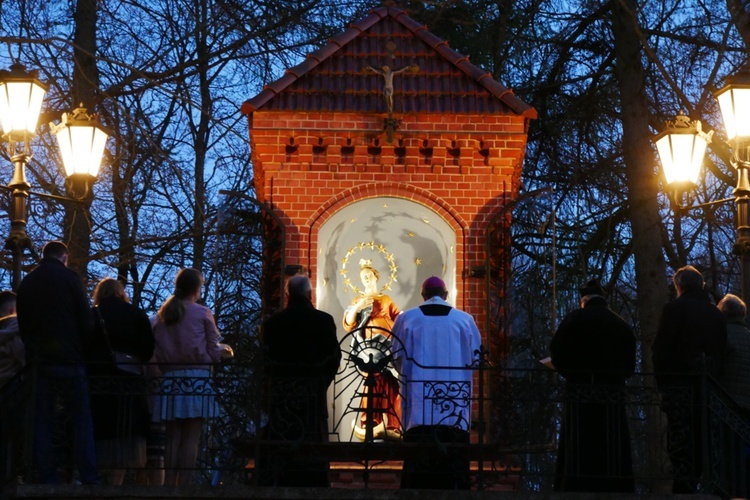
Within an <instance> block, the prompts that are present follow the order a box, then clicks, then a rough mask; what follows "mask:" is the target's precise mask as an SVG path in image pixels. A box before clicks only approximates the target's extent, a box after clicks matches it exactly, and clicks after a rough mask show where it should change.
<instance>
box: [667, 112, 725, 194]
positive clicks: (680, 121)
mask: <svg viewBox="0 0 750 500" xmlns="http://www.w3.org/2000/svg"><path fill="white" fill-rule="evenodd" d="M712 135H713V131H711V132H709V133H705V132H703V127H702V125H701V122H700V121H698V120H695V121H691V120H690V118H689V117H687V116H685V115H684V114H683V113H682V112H680V114H678V115H677V116H676V117H675V118H674V120H671V121H668V122H667V124H666V128H665V129H664V130H663V131H662V132H660V133H659V134H658V135H657V136H656V137H654V142H655V143H656V148H657V150H658V151H659V157H660V158H661V164H662V168H663V169H664V176H665V177H666V179H667V185H668V186H669V190H670V191H671V192H672V193H673V194H674V201H675V202H677V203H678V205H679V204H680V195H681V193H683V192H687V191H690V190H692V189H693V188H695V186H696V185H697V184H698V177H699V176H700V171H701V167H702V166H703V157H704V155H705V153H706V146H708V144H709V143H710V142H711V136H712Z"/></svg>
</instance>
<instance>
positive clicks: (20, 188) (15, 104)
mask: <svg viewBox="0 0 750 500" xmlns="http://www.w3.org/2000/svg"><path fill="white" fill-rule="evenodd" d="M37 75H38V73H37V72H36V71H26V69H25V68H24V67H23V66H22V65H20V64H14V65H13V66H11V68H10V70H9V71H6V70H2V71H0V124H2V127H3V137H4V138H5V139H6V140H7V141H8V154H9V156H10V159H11V161H12V162H13V165H14V170H13V180H11V182H10V183H9V184H8V188H9V189H10V190H11V192H12V197H13V211H12V213H11V223H10V236H8V238H7V239H6V240H5V248H7V249H9V250H10V251H11V255H12V260H13V283H12V286H13V289H14V290H15V289H16V288H18V284H19V283H20V282H21V263H22V259H23V252H24V250H25V249H27V248H30V247H31V240H30V239H29V236H28V234H27V233H26V220H27V212H26V201H27V199H28V197H29V189H30V188H31V186H30V185H29V183H28V181H27V180H26V164H27V163H28V162H29V160H30V159H31V147H30V142H31V138H32V137H34V131H35V130H36V125H37V121H38V120H39V112H40V111H41V109H42V100H43V99H44V94H45V93H46V92H47V86H46V85H45V84H43V83H42V82H41V81H39V78H38V76H37ZM19 146H20V148H19Z"/></svg>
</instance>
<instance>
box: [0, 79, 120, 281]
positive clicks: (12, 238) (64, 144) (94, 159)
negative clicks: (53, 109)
mask: <svg viewBox="0 0 750 500" xmlns="http://www.w3.org/2000/svg"><path fill="white" fill-rule="evenodd" d="M46 91H47V87H46V85H44V84H43V83H42V82H40V81H39V79H38V77H37V72H36V71H31V72H29V71H26V69H25V68H24V67H23V66H22V65H20V64H14V65H13V66H11V68H10V70H9V71H6V70H3V71H0V124H1V125H2V129H3V137H4V138H5V139H6V140H7V141H8V154H9V156H10V157H11V161H12V162H13V165H14V171H13V179H12V180H11V182H10V183H9V184H8V185H7V186H2V187H4V188H6V189H8V190H10V191H11V193H12V194H11V195H12V198H13V208H12V212H11V229H10V235H9V236H8V238H7V239H6V242H5V248H6V249H8V250H10V251H11V255H12V266H13V276H12V288H13V290H16V289H17V288H18V285H19V283H20V282H21V271H22V264H23V255H24V251H25V250H26V249H28V248H31V240H30V239H29V236H28V234H27V232H26V224H27V200H28V197H29V195H30V194H34V195H37V196H43V197H49V198H55V199H62V200H65V201H73V202H76V203H77V204H83V205H84V207H85V210H88V207H89V206H90V204H91V200H92V190H91V187H92V185H93V182H94V181H95V180H96V174H97V173H98V170H99V166H100V164H101V159H102V154H103V152H104V145H105V143H106V141H107V133H106V132H105V130H104V128H103V127H102V126H101V124H99V121H98V119H97V117H96V115H89V114H88V113H87V112H86V108H83V107H79V108H77V109H76V110H74V111H73V112H72V113H63V115H62V122H61V123H60V124H59V125H56V126H54V127H53V128H54V133H55V135H56V136H57V140H58V144H59V147H60V152H61V155H62V158H63V164H64V166H65V170H66V174H67V178H66V186H67V187H68V193H69V194H70V195H71V196H72V197H71V198H65V197H59V196H51V195H46V194H42V193H34V192H33V191H31V185H30V184H29V182H28V181H27V180H26V165H27V164H28V162H29V160H30V159H31V145H30V142H31V139H32V138H33V136H34V132H35V130H36V125H37V121H38V120H39V112H40V111H41V107H42V101H43V99H44V94H45V92H46ZM77 219H79V218H77Z"/></svg>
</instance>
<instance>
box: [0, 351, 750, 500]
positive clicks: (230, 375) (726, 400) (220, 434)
mask: <svg viewBox="0 0 750 500" xmlns="http://www.w3.org/2000/svg"><path fill="white" fill-rule="evenodd" d="M341 345H342V350H343V351H344V353H343V354H344V358H343V361H342V363H341V367H340V371H339V374H338V375H337V379H336V382H335V383H334V384H332V386H331V388H330V389H329V391H328V398H327V401H326V402H325V408H322V407H319V406H315V405H314V404H313V405H308V406H307V408H306V412H305V413H303V414H297V413H295V407H294V405H293V404H291V403H292V402H294V401H296V400H299V398H300V394H299V391H300V390H303V391H304V390H306V387H308V386H307V385H305V384H302V385H300V384H299V383H298V382H294V381H292V382H288V383H286V384H283V383H282V384H275V385H271V386H269V385H268V384H266V383H265V382H266V380H265V379H264V376H263V373H264V365H263V360H262V356H258V357H257V358H255V359H256V362H254V363H239V362H236V361H230V362H226V363H223V364H221V365H217V366H213V367H211V368H212V370H213V371H212V375H211V378H210V386H208V387H207V386H206V385H205V384H202V383H200V384H199V383H196V382H195V380H193V379H181V380H179V379H176V380H172V385H171V386H170V385H166V386H165V385H163V384H161V385H158V384H156V383H153V382H152V383H151V384H150V385H149V384H148V381H142V382H139V383H135V384H134V383H133V381H132V380H129V381H124V380H123V378H122V377H111V376H104V375H100V376H91V377H90V379H89V388H90V392H91V395H92V398H93V399H95V400H96V399H97V398H98V399H99V400H101V399H102V398H105V399H106V398H107V397H109V398H110V399H111V401H112V403H111V404H112V405H115V406H116V405H118V404H124V403H123V401H128V400H127V399H125V400H123V399H122V396H124V395H125V394H129V395H131V396H137V397H141V396H142V397H144V398H145V399H146V400H148V401H151V402H153V400H154V399H159V398H165V397H169V395H170V389H169V387H173V388H176V387H179V389H180V392H181V393H182V394H192V395H194V396H196V397H197V398H199V399H201V398H202V399H201V400H202V403H201V404H202V405H203V407H204V409H207V411H206V415H207V418H206V419H205V420H204V421H203V423H202V433H201V440H200V445H199V454H198V457H197V459H196V461H195V466H194V469H193V470H192V476H193V478H192V481H193V482H195V483H198V484H209V485H216V486H218V485H224V484H248V485H253V484H264V483H266V484H267V482H268V479H267V477H266V478H265V479H264V474H267V473H268V471H269V470H270V471H273V470H274V468H279V467H281V468H283V467H284V466H285V465H286V464H285V463H284V462H285V461H287V460H289V461H293V462H295V463H301V464H303V465H309V464H310V463H318V464H321V463H322V464H324V465H327V464H328V463H330V464H331V469H332V470H333V471H334V472H335V469H337V468H339V467H343V466H346V467H347V468H348V469H349V470H352V469H353V470H355V471H360V473H361V474H362V478H363V487H369V486H370V485H369V473H370V472H371V471H372V470H374V469H377V468H378V467H383V466H384V465H390V466H391V467H390V468H389V470H394V471H396V473H397V471H398V470H399V467H400V464H401V462H402V461H403V460H404V459H408V458H412V459H414V458H418V457H419V456H421V455H423V454H435V453H443V452H446V450H447V451H451V452H455V453H458V454H462V455H463V456H464V457H465V458H466V459H468V460H469V461H470V463H471V481H472V487H473V488H475V489H490V488H494V487H496V486H498V485H504V486H505V487H506V488H507V487H513V488H515V489H517V490H523V491H539V492H547V491H551V490H552V489H553V483H554V482H555V463H556V459H557V452H558V444H559V440H560V437H561V436H562V435H563V433H564V432H566V431H565V427H564V426H563V421H564V419H565V418H566V417H567V418H571V417H575V415H574V414H571V413H570V412H569V411H567V410H566V408H568V409H569V408H570V407H571V406H574V407H578V408H580V407H582V406H585V405H589V406H591V405H593V406H597V405H599V406H602V407H606V408H608V409H609V410H612V411H615V410H617V411H619V410H623V411H624V413H623V414H624V415H625V416H626V424H627V429H628V432H629V443H630V446H631V452H630V456H631V458H632V465H633V477H632V479H633V482H634V488H635V491H636V492H637V493H646V492H663V491H669V490H670V488H671V482H672V469H671V465H670V460H669V454H668V450H667V439H668V432H667V425H666V418H665V415H664V413H663V412H662V411H661V404H662V398H661V392H660V391H659V390H657V388H656V384H655V382H654V378H653V376H652V375H651V374H636V375H634V376H632V377H630V378H629V379H628V381H627V384H626V385H625V386H624V387H622V388H605V389H604V390H602V389H601V388H600V389H598V390H592V389H591V388H586V387H578V388H575V390H571V388H570V387H566V385H565V381H564V380H563V379H561V378H560V377H558V375H557V374H556V373H554V372H553V371H552V370H548V369H546V368H541V369H529V370H525V369H504V368H500V367H495V366H490V365H489V364H488V363H485V362H483V361H482V359H483V358H482V357H481V356H480V357H479V358H478V360H477V362H476V363H475V364H473V365H472V366H469V367H456V368H452V369H454V370H466V371H470V372H471V373H472V379H473V391H472V392H471V393H470V392H468V387H466V386H465V385H461V384H458V385H453V386H452V385H450V384H451V383H450V382H448V383H444V381H440V380H434V381H428V382H429V383H428V384H426V385H425V387H426V388H427V389H426V390H427V391H428V393H429V394H426V396H427V397H428V398H429V397H434V398H435V399H434V402H435V404H436V405H441V406H443V407H445V409H446V412H447V413H446V415H449V414H450V415H453V414H455V413H451V412H452V411H453V410H454V409H455V408H456V407H459V406H465V405H468V406H469V407H470V408H471V412H470V414H471V429H472V430H471V441H470V443H469V444H462V443H442V444H440V445H424V444H415V443H404V442H402V441H400V440H399V439H398V436H387V435H382V434H381V435H378V434H377V433H375V432H374V431H373V432H366V433H365V435H364V436H358V435H357V434H356V433H355V432H354V431H353V430H352V425H351V422H352V421H353V419H354V418H358V417H356V415H358V414H361V413H362V412H364V415H365V417H366V423H365V425H367V423H368V422H369V423H372V415H373V414H374V412H375V411H378V406H377V405H371V406H369V407H368V406H367V405H362V404H361V402H362V398H363V396H365V395H366V394H367V392H366V391H367V390H368V387H370V386H369V385H368V382H367V377H368V376H372V375H374V373H375V372H370V371H368V370H369V367H375V366H378V367H379V368H377V369H378V370H380V369H385V368H384V367H386V366H387V363H385V364H383V363H381V364H378V363H377V360H376V359H375V357H372V358H370V357H369V356H366V357H364V358H359V359H360V361H362V362H360V361H357V360H356V359H355V358H356V356H355V355H352V354H351V342H350V339H345V340H342V342H341ZM355 354H356V352H355ZM390 354H392V352H391V353H386V356H388V355H390ZM368 363H370V364H369V365H368ZM357 377H358V378H357ZM34 380H35V378H34V367H33V366H27V368H26V369H25V370H24V371H22V372H21V373H20V374H18V375H17V376H16V377H15V378H14V379H12V380H11V381H10V382H9V383H8V384H7V385H6V386H4V387H3V388H2V390H1V391H0V445H1V446H2V448H1V449H0V459H1V460H0V471H1V472H2V479H3V482H4V484H6V485H8V484H15V483H17V482H18V481H25V482H33V481H34V480H35V476H34V470H33V466H32V460H31V446H32V442H33V439H34V436H33V428H34V427H33V422H34V417H35V416H34V412H33V404H32V397H33V394H34V393H35V390H36V387H35V383H34ZM702 381H703V382H702V384H701V391H700V393H698V394H696V393H694V392H692V391H687V392H685V393H683V394H682V395H681V397H682V398H683V400H682V403H681V404H682V405H683V406H684V407H686V408H691V409H692V408H696V409H697V410H698V411H696V412H695V414H697V415H700V422H697V427H696V428H697V429H698V433H699V438H700V440H701V442H702V444H703V446H702V448H701V454H702V456H701V462H702V463H703V470H702V474H701V475H700V477H696V478H695V479H696V482H698V483H699V484H700V486H699V487H700V491H703V492H709V493H715V494H719V495H721V496H726V497H729V496H733V495H736V496H741V495H746V494H747V483H748V453H749V450H750V425H748V419H747V415H746V413H745V412H744V411H743V410H742V409H741V408H740V407H739V406H738V405H737V404H736V403H735V402H734V401H733V400H732V398H731V397H729V395H728V394H727V393H726V392H725V391H724V390H723V389H722V387H721V386H720V384H718V383H716V382H715V381H714V380H713V379H711V378H710V377H705V378H703V379H702ZM401 382H402V383H405V384H408V383H410V382H409V381H401ZM490 384H491V385H490ZM353 386H354V387H353ZM661 389H662V392H664V390H665V388H664V387H662V388H661ZM269 390H272V391H273V392H269ZM368 395H369V396H370V397H371V398H372V399H373V401H375V400H377V399H378V398H379V397H380V395H378V394H372V393H370V394H368ZM381 399H382V398H381ZM270 401H276V403H277V410H278V402H279V401H282V402H283V401H289V402H290V406H289V407H287V408H285V411H284V412H283V416H284V418H282V419H281V420H278V419H277V420H276V421H273V416H272V415H270V414H269V408H270V406H269V405H270ZM131 403H132V401H131ZM151 408H153V406H151ZM131 410H132V408H128V407H119V408H114V409H112V412H113V414H114V415H117V416H118V417H117V418H118V420H117V421H116V422H114V427H115V428H116V430H117V433H118V435H120V436H128V435H129V436H134V435H135V429H131V428H130V426H133V425H134V423H133V422H134V421H135V420H134V419H133V418H131V416H132V415H129V414H128V413H127V412H128V411H131ZM609 410H608V411H609ZM307 412H314V415H312V416H311V415H309V414H308V413H307ZM325 412H327V413H328V415H329V417H328V420H327V426H326V427H325V428H324V429H323V434H325V439H317V438H316V439H311V438H310V434H309V433H307V434H306V433H305V432H302V433H294V432H272V430H273V429H274V428H276V429H277V430H278V429H279V428H281V427H284V428H286V430H289V429H294V428H295V426H297V427H299V428H300V429H303V428H306V427H305V426H306V425H307V423H306V422H307V421H308V420H309V419H310V418H312V419H315V418H316V417H317V416H319V415H321V414H324V413H325ZM386 412H387V413H388V414H389V415H394V416H395V415H398V412H396V411H395V410H393V409H386ZM605 414H606V411H605ZM61 415H63V414H62V413H61ZM56 425H57V432H56V433H55V434H54V436H55V450H56V454H57V456H56V459H57V465H58V466H59V468H60V470H61V471H63V472H65V471H72V465H71V456H72V452H71V446H70V438H69V434H70V432H69V428H70V422H69V421H65V420H64V419H63V420H56ZM95 425H96V421H95ZM274 426H276V427H274ZM373 427H375V426H374V425H373ZM159 430H160V427H159V425H158V424H156V425H152V426H151V431H152V435H151V436H150V438H152V441H150V442H149V443H148V444H149V446H150V449H151V457H150V458H155V457H158V455H159V453H163V449H160V445H163V439H164V437H163V436H162V437H161V441H160V440H159V436H158V431H159ZM161 430H162V431H163V429H161ZM619 430H621V428H618V427H616V426H613V427H612V433H611V434H609V435H607V436H605V438H606V441H605V442H603V443H601V444H600V445H601V446H603V447H607V446H611V445H612V444H611V443H613V442H616V440H614V439H613V438H614V437H615V436H614V433H615V432H619ZM153 438H156V439H153ZM269 457H270V458H269ZM279 461H281V462H279ZM160 463H161V462H158V461H153V462H150V463H149V466H151V467H153V468H155V469H157V470H156V471H155V470H147V467H146V466H145V465H143V466H138V467H130V468H129V469H128V471H127V472H126V475H125V479H124V481H125V482H126V483H134V482H145V481H146V480H147V478H148V477H154V476H158V474H153V473H154V472H158V468H159V466H160ZM122 468H127V467H126V466H125V464H123V466H122ZM103 472H106V471H103ZM63 478H64V479H67V480H75V475H74V473H72V472H71V473H70V474H68V475H65V474H63Z"/></svg>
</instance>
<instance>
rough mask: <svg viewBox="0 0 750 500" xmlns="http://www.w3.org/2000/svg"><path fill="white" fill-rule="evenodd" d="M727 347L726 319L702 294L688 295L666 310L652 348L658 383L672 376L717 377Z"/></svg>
mask: <svg viewBox="0 0 750 500" xmlns="http://www.w3.org/2000/svg"><path fill="white" fill-rule="evenodd" d="M726 343H727V330H726V326H725V323H724V316H723V315H722V314H721V311H719V309H718V308H717V307H716V306H715V305H714V304H712V303H711V300H710V298H709V295H708V293H706V292H705V291H703V290H693V291H686V292H684V293H683V294H682V295H680V296H679V297H678V298H677V299H675V300H673V301H672V302H670V303H668V304H667V305H665V306H664V309H663V311H662V314H661V319H660V321H659V330H658V331H657V333H656V337H655V338H654V344H653V346H652V352H653V355H652V360H653V363H654V372H655V373H656V380H657V383H658V382H659V381H660V380H662V381H665V376H667V377H668V376H669V374H670V373H671V374H676V375H680V374H684V373H698V372H701V371H702V370H703V369H704V367H705V368H707V369H708V370H709V372H711V373H714V374H718V372H719V371H720V367H721V366H722V363H723V355H724V350H725V348H726Z"/></svg>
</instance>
